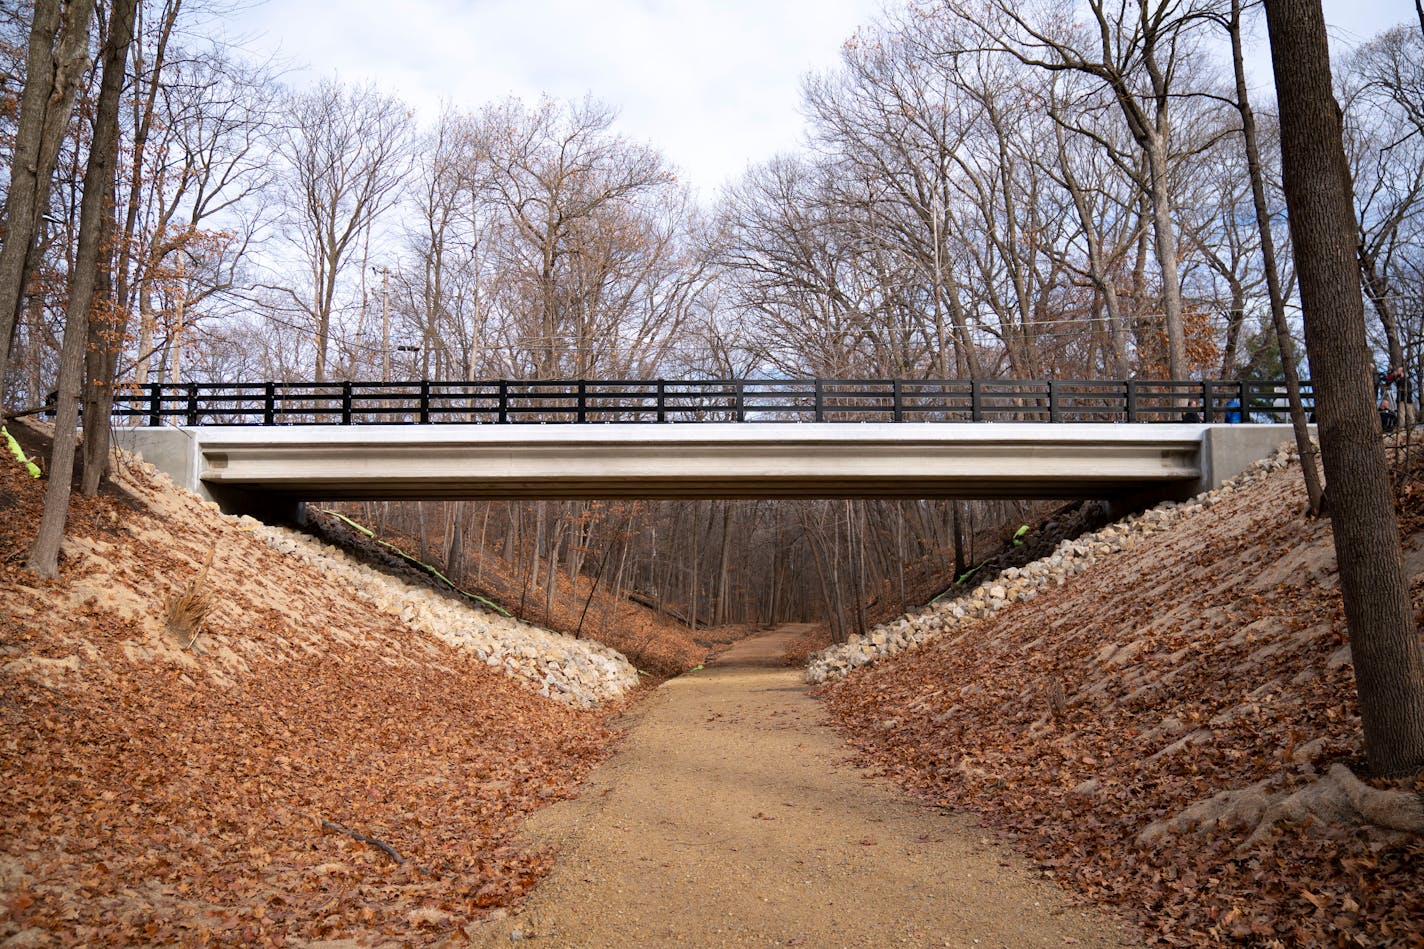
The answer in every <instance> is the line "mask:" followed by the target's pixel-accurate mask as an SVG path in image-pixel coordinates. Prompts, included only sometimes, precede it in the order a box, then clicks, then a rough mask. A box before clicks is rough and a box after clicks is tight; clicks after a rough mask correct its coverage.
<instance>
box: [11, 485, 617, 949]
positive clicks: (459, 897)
mask: <svg viewBox="0 0 1424 949" xmlns="http://www.w3.org/2000/svg"><path fill="white" fill-rule="evenodd" d="M20 475H23V472H20ZM28 481H29V479H28V478H23V479H22V478H21V477H19V476H17V475H16V474H15V473H14V472H13V471H12V472H9V473H7V474H6V475H5V476H4V480H3V481H0V508H7V509H8V510H7V511H6V514H7V516H6V518H5V519H3V522H0V579H3V582H4V583H5V586H6V591H7V596H6V598H5V600H4V607H3V608H4V610H5V615H4V616H3V617H0V619H3V622H0V629H3V631H4V632H3V635H0V640H2V641H0V650H3V654H0V664H4V663H6V662H9V661H13V660H14V659H16V658H19V657H23V658H27V659H28V658H35V657H47V658H53V659H64V658H66V657H69V656H73V655H78V656H79V658H80V660H81V661H79V662H78V663H77V665H76V669H77V671H75V672H72V673H68V674H67V676H66V678H65V679H64V680H63V681H61V682H59V685H57V686H50V685H46V684H44V683H41V682H39V681H37V680H35V679H33V678H32V677H27V676H24V675H14V674H10V673H6V674H4V675H0V772H3V773H4V775H5V780H4V782H0V883H3V887H4V889H3V890H0V941H4V940H5V939H7V938H9V937H11V936H14V935H16V934H18V933H21V932H26V931H31V932H32V935H31V936H29V937H27V938H31V939H40V940H41V941H44V942H47V943H53V944H59V945H66V944H69V945H121V944H143V945H161V944H198V945H204V944H213V945H284V944H292V943H303V942H307V941H311V940H317V939H341V938H351V937H355V936H360V937H363V938H375V939H376V940H377V941H393V942H399V943H401V944H411V945H414V944H423V943H427V942H438V941H441V940H443V939H448V938H449V937H450V936H451V935H453V934H455V933H457V932H458V930H459V929H460V927H462V926H464V925H465V924H467V923H469V922H470V921H471V920H474V919H478V918H480V917H481V916H483V915H485V914H486V913H488V912H489V911H490V910H491V909H493V908H496V907H502V906H507V905H510V904H511V903H513V902H515V901H517V900H518V899H520V897H522V895H523V894H524V893H526V892H527V891H528V890H529V889H530V888H531V887H532V886H533V885H534V883H535V882H536V881H537V880H538V879H539V878H540V877H542V876H543V875H544V874H545V873H547V871H548V869H549V868H550V866H551V858H550V856H549V855H547V854H542V853H530V852H527V851H525V850H524V849H522V848H521V847H520V846H518V845H516V843H515V842H514V832H515V830H516V828H517V827H518V825H519V822H520V821H521V820H522V818H523V817H524V816H525V815H527V814H528V813H530V812H531V811H533V810H535V809H537V808H539V807H542V806H544V805H545V804H547V803H549V802H551V801H555V800H558V799H560V798H563V797H567V796H569V795H570V794H572V793H573V789H574V788H575V787H576V785H577V784H578V782H579V781H580V780H581V779H582V777H583V776H584V775H585V774H586V773H587V771H588V769H589V768H590V767H592V765H593V764H594V763H596V762H597V761H598V760H600V759H601V758H602V757H603V756H604V755H605V754H606V753H607V751H608V749H609V746H610V743H611V741H612V739H613V737H614V735H613V733H612V732H611V731H610V730H609V729H608V728H607V727H606V725H605V717H604V716H605V714H606V713H595V712H583V711H577V710H573V709H570V708H568V707H566V706H564V705H561V704H559V703H556V702H552V701H549V700H546V699H542V698H540V697H538V696H536V695H534V694H532V693H530V692H529V691H527V690H525V689H524V688H522V687H521V686H520V685H518V684H516V683H515V682H513V681H512V680H510V679H508V678H507V677H504V676H501V675H499V674H497V673H494V672H492V671H490V670H489V669H487V668H486V667H485V666H484V665H483V664H482V663H478V662H473V661H470V660H469V659H467V658H466V657H465V656H464V655H463V654H461V653H459V652H458V651H456V650H453V649H450V648H448V647H445V646H443V645H442V644H439V643H436V642H434V641H433V640H430V639H428V638H425V637H422V636H420V635H419V634H417V633H415V632H413V631H411V630H410V629H409V628H408V627H405V626H404V625H402V624H400V623H398V622H395V621H394V620H389V619H387V618H382V617H379V616H372V615H369V614H366V613H358V612H355V611H353V610H352V609H351V608H350V606H349V605H346V604H347V603H348V602H349V597H347V596H346V595H345V594H344V592H343V591H342V590H341V589H339V588H337V587H335V586H334V585H333V584H332V583H331V582H330V581H328V580H327V579H325V578H324V577H322V576H321V575H319V574H314V573H311V572H308V571H303V570H300V569H297V568H295V567H294V566H293V565H292V564H291V563H290V562H289V561H285V560H283V559H282V558H280V557H279V556H278V555H276V554H275V553H274V552H271V551H268V550H266V549H265V548H264V546H263V545H262V544H260V543H259V542H257V541H256V540H254V539H252V538H251V537H250V536H248V535H245V534H241V533H239V532H238V531H237V530H236V529H235V528H231V527H230V525H229V523H228V522H223V521H220V520H219V519H218V518H217V516H216V515H215V514H214V513H212V512H210V511H206V510H203V509H201V508H199V506H198V504H197V502H196V501H186V502H183V503H185V504H188V505H189V508H188V509H186V513H187V515H188V516H187V517H186V518H183V519H182V521H181V523H180V522H174V521H172V520H168V521H165V520H163V519H160V518H158V517H156V516H154V515H153V514H151V513H150V512H148V511H145V510H143V509H142V508H141V507H140V506H139V505H136V504H134V503H133V502H131V501H127V500H125V499H123V498H119V497H107V498H100V499H97V500H86V499H76V515H75V517H74V519H73V524H74V525H75V531H76V537H78V538H79V539H80V540H81V541H82V542H84V543H89V544H91V547H89V548H83V549H82V550H81V554H82V555H80V556H71V557H70V558H68V559H67V561H66V565H65V572H64V575H63V577H62V579H61V580H60V581H57V582H39V581H34V580H33V579H32V578H30V577H28V575H26V574H23V573H22V572H20V571H19V569H18V567H17V566H16V564H17V563H18V562H20V561H21V560H22V559H23V558H22V557H16V556H15V554H16V552H17V551H23V546H24V544H25V543H26V542H27V536H32V530H33V523H32V521H33V515H34V514H35V513H37V511H38V503H39V499H38V496H37V489H36V488H35V487H33V486H31V485H29V484H28V483H26V482H28ZM174 503H176V502H174ZM224 531H228V533H227V534H225V535H224V536H223V538H222V541H223V546H222V558H221V559H220V560H219V562H218V563H215V564H214V566H213V568H212V570H211V573H210V575H209V581H208V582H209V584H210V585H212V586H213V587H214V588H215V590H217V591H218V599H219V600H220V601H221V603H222V606H221V608H220V609H219V610H217V611H215V613H214V614H213V618H212V619H211V620H210V622H209V624H208V626H206V627H205V631H204V634H203V637H202V639H201V640H200V641H199V645H200V646H202V645H203V644H207V647H208V651H206V652H205V651H204V650H203V649H202V648H199V649H198V650H197V651H196V652H188V651H181V650H174V651H173V652H168V653H165V652H163V651H162V650H161V649H160V648H159V647H158V646H156V645H145V646H144V647H143V650H138V651H136V650H135V644H155V643H157V642H158V637H160V636H162V635H163V634H162V631H161V630H162V604H163V590H162V589H161V588H155V586H154V583H155V578H167V577H174V578H177V579H175V580H174V581H173V582H174V583H178V582H181V581H182V579H183V578H184V577H186V576H191V575H192V572H193V571H195V570H196V569H198V567H199V566H200V565H201V564H202V562H203V560H204V555H205V553H206V552H207V550H208V549H209V547H210V545H211V543H212V541H213V539H214V535H216V534H220V533H222V532H224ZM101 542H102V544H104V545H105V546H104V547H103V548H100V547H99V544H100V543H101ZM75 549H76V550H80V548H75ZM91 549H92V550H100V549H102V551H103V559H100V558H99V557H97V556H90V555H89V554H88V553H87V552H86V551H88V550H91ZM239 578H240V579H239ZM144 583H147V584H148V586H147V587H146V588H145V587H144V586H142V584H144ZM223 585H226V586H223ZM90 591H102V592H97V593H95V592H90ZM284 601H285V602H287V603H289V604H290V605H286V606H284ZM132 603H137V604H145V605H147V606H148V608H149V610H150V612H151V615H150V616H144V615H142V614H138V615H136V614H135V611H134V610H133V609H130V608H129V604H132ZM243 605H245V606H246V607H248V609H246V610H244V609H243V608H242V607H243ZM323 630H325V632H323ZM76 649H78V650H79V652H78V653H76ZM323 824H327V825H329V827H335V828H337V832H332V831H331V830H330V829H327V830H325V831H324V830H323ZM381 845H384V846H385V847H387V848H389V851H387V850H384V849H383V848H382V846H381ZM391 853H394V854H397V855H398V856H399V858H400V860H401V861H403V862H399V861H397V860H396V859H393V858H392V857H391V856H390V854H391Z"/></svg>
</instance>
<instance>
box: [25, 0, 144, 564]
mask: <svg viewBox="0 0 1424 949" xmlns="http://www.w3.org/2000/svg"><path fill="white" fill-rule="evenodd" d="M138 3H139V0H113V5H112V7H111V9H110V12H109V19H108V35H107V37H105V40H104V45H103V50H102V53H101V61H102V70H103V72H102V78H101V80H100V84H99V101H98V103H97V105H96V106H95V110H94V133H93V137H92V138H91V140H90V143H89V161H88V165H87V167H86V168H85V171H84V198H83V202H82V206H81V209H80V224H79V248H78V251H77V253H76V255H75V261H74V269H73V271H72V272H71V277H70V282H69V304H68V307H67V311H66V314H65V324H64V343H63V346H62V347H61V353H60V366H59V401H58V404H57V405H56V407H55V423H54V447H53V452H52V453H51V455H50V465H49V483H48V484H47V485H46V487H45V500H44V511H43V513H42V514H41V516H40V526H39V531H38V533H37V534H36V536H35V542H34V545H33V546H32V547H31V548H30V556H29V560H28V561H27V566H28V567H29V569H30V570H31V571H33V572H34V573H37V574H39V575H40V576H43V577H54V576H57V575H58V573H59V545H60V541H61V540H62V539H63V536H64V522H65V518H66V515H67V514H68V510H69V494H70V481H71V478H72V476H73V473H74V449H75V445H74V430H75V426H76V423H77V422H78V417H79V389H80V384H81V382H82V378H83V376H82V374H83V362H84V349H85V343H86V341H87V339H88V322H89V319H90V308H91V307H93V306H94V303H95V287H96V285H97V284H99V282H100V278H101V275H104V276H105V277H106V276H107V273H108V262H107V261H106V260H105V259H104V258H105V257H106V252H105V244H106V243H107V242H106V240H105V238H106V237H107V236H108V235H109V234H111V232H112V229H113V218H112V217H111V215H110V213H109V205H110V203H111V202H112V200H113V188H114V166H115V164H116V162H117V159H118V138H119V94H120V92H121V91H122V90H123V85H124V63H125V59H126V58H127V56H128V49H129V43H130V42H131V41H132V40H133V28H134V14H135V10H136V9H137V6H138ZM107 303H108V301H107V300H102V299H101V300H100V302H99V305H100V306H103V305H106V304H107Z"/></svg>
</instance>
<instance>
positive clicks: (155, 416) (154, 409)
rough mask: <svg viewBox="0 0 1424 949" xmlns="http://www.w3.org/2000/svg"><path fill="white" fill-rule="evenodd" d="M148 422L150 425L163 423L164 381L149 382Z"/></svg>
mask: <svg viewBox="0 0 1424 949" xmlns="http://www.w3.org/2000/svg"><path fill="white" fill-rule="evenodd" d="M148 424H149V425H150V426H159V425H162V424H163V383H161V382H150V383H149V384H148Z"/></svg>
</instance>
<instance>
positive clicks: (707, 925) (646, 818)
mask: <svg viewBox="0 0 1424 949" xmlns="http://www.w3.org/2000/svg"><path fill="white" fill-rule="evenodd" d="M802 629H803V628H802V627H795V626H786V627H782V628H780V629H777V630H775V631H773V632H770V633H766V634H763V635H759V636H755V637H752V638H750V639H747V640H744V641H743V642H741V643H739V644H738V645H736V646H735V647H733V649H731V650H730V651H729V652H727V653H725V654H724V655H723V656H722V658H721V659H720V660H719V661H718V662H717V663H716V664H715V665H713V666H711V667H709V668H707V669H705V670H703V671H701V672H697V673H694V674H691V675H685V676H682V677H680V678H677V679H673V680H671V681H669V682H668V683H666V684H665V685H663V686H662V687H661V688H660V689H658V690H657V692H656V693H655V694H654V695H653V696H652V697H650V698H649V699H647V700H645V701H643V702H641V703H639V705H638V706H637V707H636V708H635V710H634V712H633V713H632V714H633V716H634V718H633V720H632V721H630V722H629V723H628V724H629V732H628V735H627V737H626V738H625V739H624V741H623V743H622V745H621V746H620V749H619V751H618V752H617V754H615V755H614V757H613V758H612V759H610V760H609V761H608V762H606V763H605V764H604V765H602V766H601V767H600V768H598V769H597V770H596V771H595V772H594V774H593V775H592V776H591V778H590V779H589V781H588V782H587V784H586V785H585V788H584V790H583V791H582V793H581V795H580V797H579V798H578V799H577V800H573V801H568V802H564V803H561V804H558V805H555V806H553V807H551V808H549V809H547V810H546V811H543V812H541V813H540V814H539V815H537V816H536V817H535V818H534V819H533V821H532V822H531V824H530V827H529V830H528V836H529V837H530V838H531V841H532V842H533V843H534V845H536V846H546V847H550V848H552V849H553V850H554V851H555V852H556V853H557V855H558V860H559V862H558V866H557V868H556V869H555V870H554V872H553V873H552V874H551V875H550V877H549V878H548V879H547V880H545V881H544V882H543V883H542V884H541V885H540V886H539V887H538V888H537V889H536V890H535V892H534V894H533V895H532V896H531V898H530V900H529V901H528V903H527V904H526V905H525V907H524V908H523V910H522V911H521V912H520V913H519V914H518V915H516V916H512V917H508V918H504V919H499V920H495V921H492V922H490V923H487V924H485V925H484V926H482V927H481V928H480V929H478V930H476V932H475V942H476V944H479V945H510V944H511V942H520V943H523V942H531V941H532V942H535V943H537V944H541V945H549V946H561V947H581V949H582V947H588V949H594V947H604V946H607V947H629V946H668V945H674V944H681V945H693V946H783V945H784V946H810V947H832V946H1007V947H1021V946H1063V945H1080V946H1092V947H1109V946H1123V945H1128V944H1131V937H1130V936H1129V935H1128V931H1127V929H1126V928H1125V927H1123V926H1121V925H1119V924H1117V923H1116V922H1114V921H1112V920H1110V919H1109V918H1107V917H1105V916H1103V915H1102V914H1100V913H1098V912H1095V911H1089V910H1086V909H1083V908H1081V907H1075V906H1072V905H1070V904H1069V903H1068V902H1067V901H1066V899H1065V898H1064V896H1063V895H1062V894H1061V893H1060V892H1059V891H1058V890H1057V889H1056V888H1054V887H1052V886H1051V885H1048V884H1046V883H1044V882H1043V881H1040V880H1037V879H1035V878H1034V877H1033V876H1032V874H1031V873H1030V872H1029V871H1028V870H1027V869H1026V868H1025V867H1024V864H1023V862H1022V861H1021V860H1020V859H1019V858H1017V857H1014V856H1012V855H1011V854H1007V853H1006V852H1005V851H1004V850H1003V849H1002V848H1000V847H998V846H997V845H995V844H994V843H993V842H992V841H991V840H990V839H989V833H988V832H987V831H984V830H981V829H977V828H976V827H975V826H974V825H973V823H972V822H971V821H970V820H969V819H967V818H964V817H961V816H958V815H947V814H942V813H937V812H935V811H932V810H929V809H927V808H924V807H921V806H919V805H917V804H914V803H913V802H911V801H909V800H908V799H906V798H905V797H904V796H903V795H902V794H901V793H900V792H899V791H898V790H897V789H895V788H894V787H893V786H892V785H890V784H889V783H888V782H886V781H880V780H871V779H868V778H866V777H865V775H864V774H863V773H862V772H860V771H858V770H856V769H854V768H852V767H851V766H849V765H848V764H846V763H845V761H844V758H845V751H844V743H843V741H842V740H840V739H839V738H837V736H836V735H835V734H834V733H833V732H832V731H831V730H830V729H829V728H828V727H826V726H825V724H823V716H822V712H821V709H820V707H819V706H818V703H817V702H816V701H815V700H813V699H811V698H810V697H809V696H808V695H807V687H806V686H805V685H804V684H803V683H802V682H801V670H799V669H795V668H787V667H783V666H780V665H778V660H779V658H780V656H781V654H782V650H783V649H784V647H785V644H786V643H787V642H788V641H789V640H790V639H791V638H793V637H794V636H796V635H797V634H798V633H800V632H801V631H802Z"/></svg>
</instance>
